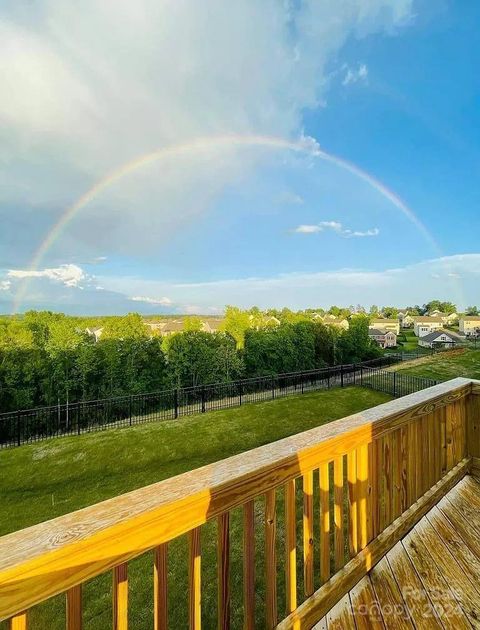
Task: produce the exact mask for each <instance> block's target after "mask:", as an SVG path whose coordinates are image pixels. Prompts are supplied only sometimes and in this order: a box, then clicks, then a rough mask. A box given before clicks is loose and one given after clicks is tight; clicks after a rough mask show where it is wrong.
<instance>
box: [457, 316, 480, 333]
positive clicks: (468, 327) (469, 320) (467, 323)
mask: <svg viewBox="0 0 480 630" xmlns="http://www.w3.org/2000/svg"><path fill="white" fill-rule="evenodd" d="M459 330H460V332H461V333H463V334H464V335H466V336H467V337H477V336H480V317H478V316H475V315H464V316H463V317H460V322H459Z"/></svg>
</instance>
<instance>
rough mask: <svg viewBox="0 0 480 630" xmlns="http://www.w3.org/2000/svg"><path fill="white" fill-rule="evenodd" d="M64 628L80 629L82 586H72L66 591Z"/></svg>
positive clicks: (69, 629) (70, 629)
mask: <svg viewBox="0 0 480 630" xmlns="http://www.w3.org/2000/svg"><path fill="white" fill-rule="evenodd" d="M65 617H66V624H65V625H66V628H67V630H82V587H81V585H79V586H74V587H73V588H71V589H69V590H68V591H67V593H66V611H65Z"/></svg>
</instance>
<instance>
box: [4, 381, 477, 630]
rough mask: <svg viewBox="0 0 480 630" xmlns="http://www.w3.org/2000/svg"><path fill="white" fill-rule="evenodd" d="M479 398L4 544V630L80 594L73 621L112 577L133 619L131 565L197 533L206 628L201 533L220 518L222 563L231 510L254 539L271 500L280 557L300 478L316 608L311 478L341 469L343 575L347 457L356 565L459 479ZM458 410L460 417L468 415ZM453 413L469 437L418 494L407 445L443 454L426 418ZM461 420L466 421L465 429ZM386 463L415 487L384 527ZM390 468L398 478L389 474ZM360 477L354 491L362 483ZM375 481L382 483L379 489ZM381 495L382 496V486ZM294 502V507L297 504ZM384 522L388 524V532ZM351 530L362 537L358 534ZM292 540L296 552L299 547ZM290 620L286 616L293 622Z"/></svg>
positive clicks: (75, 516)
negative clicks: (279, 496) (92, 592)
mask: <svg viewBox="0 0 480 630" xmlns="http://www.w3.org/2000/svg"><path fill="white" fill-rule="evenodd" d="M479 392H480V384H478V383H477V382H475V381H472V380H470V379H463V378H459V379H454V380H452V381H449V382H447V383H442V384H440V385H436V386H434V387H431V388H429V389H428V390H424V391H421V392H417V393H414V394H411V395H409V396H405V397H404V398H400V399H397V400H394V401H391V402H389V403H385V404H383V405H379V406H378V407H375V408H372V409H369V410H367V411H364V412H362V413H358V414H354V415H352V416H349V417H347V418H343V419H341V420H337V421H335V422H332V423H330V424H327V425H323V426H321V427H318V428H315V429H311V430H309V431H306V432H304V433H301V434H298V435H295V436H292V437H289V438H286V439H283V440H280V441H278V442H274V443H272V444H268V445H266V446H263V447H260V448H257V449H254V450H252V451H248V452H246V453H242V454H240V455H236V456H234V457H230V458H228V459H226V460H223V461H221V462H217V463H214V464H210V465H208V466H204V467H202V468H200V469H197V470H195V471H191V472H188V473H185V474H182V475H179V476H177V477H173V478H171V479H167V480H165V481H162V482H159V483H156V484H153V485H150V486H147V487H145V488H142V489H139V490H135V491H133V492H129V493H127V494H124V495H121V496H118V497H115V498H113V499H109V500H107V501H103V502H102V503H99V504H97V505H94V506H91V507H88V508H85V509H82V510H78V511H77V512H73V513H71V514H67V515H65V516H61V517H59V518H56V519H53V520H51V521H48V522H46V523H41V524H39V525H35V526H33V527H30V528H27V529H25V530H22V531H19V532H15V533H12V534H9V535H7V536H4V537H2V538H0V620H1V619H5V618H9V617H11V616H13V615H17V614H20V613H21V612H22V611H24V610H27V609H28V608H30V607H32V606H34V605H35V604H37V603H39V602H42V601H44V600H46V599H48V598H50V597H52V596H54V595H56V594H59V593H62V592H68V591H70V593H71V595H70V601H71V602H72V609H73V608H74V606H73V602H75V606H77V601H78V593H79V591H71V589H74V588H75V587H76V586H78V585H80V584H82V583H83V582H85V581H86V580H88V579H91V578H93V577H95V576H97V575H100V574H102V573H105V572H107V571H109V570H112V569H113V570H114V578H115V579H116V582H114V585H116V586H117V609H118V610H117V613H118V614H120V615H124V614H125V609H124V607H125V606H126V590H125V589H126V586H125V585H126V583H127V582H126V580H127V578H126V568H124V567H125V564H126V563H127V562H128V561H129V560H130V559H132V558H135V557H137V556H139V555H140V554H142V553H144V552H145V551H147V550H151V549H161V550H163V551H162V553H164V551H165V547H162V545H166V543H168V542H169V541H170V540H172V539H173V538H176V537H177V536H179V535H182V534H186V533H189V532H190V549H191V583H192V589H193V592H191V606H190V616H191V619H192V617H193V622H192V621H191V625H192V627H197V626H196V623H195V620H196V619H197V620H198V614H199V611H198V606H199V597H200V595H199V589H200V588H201V585H200V584H199V582H198V580H199V572H198V571H199V570H198V566H199V562H200V553H201V551H200V549H201V547H200V529H199V528H201V526H202V525H203V524H204V523H205V522H206V521H207V520H210V519H213V518H217V517H219V523H221V525H222V528H223V534H222V537H221V538H220V539H219V553H220V555H221V553H227V552H228V549H229V544H228V518H227V517H226V515H228V513H229V511H230V510H231V509H232V508H235V507H238V506H244V509H245V510H246V512H245V519H246V520H245V522H246V523H247V524H248V527H249V529H250V530H251V529H252V527H253V523H252V520H253V514H252V503H251V502H252V501H253V500H254V499H256V498H258V497H260V496H262V495H265V494H266V495H267V503H266V514H265V515H266V523H267V525H266V528H267V529H266V532H267V542H268V544H269V545H271V544H272V540H273V542H274V538H275V492H274V491H275V489H277V488H280V487H282V486H284V485H285V484H288V483H290V482H292V481H293V480H295V479H299V478H301V477H303V478H304V480H303V483H304V489H305V507H304V512H305V513H304V519H303V522H304V527H305V528H306V535H305V536H304V554H303V555H304V556H305V561H306V564H305V588H306V596H310V595H311V594H312V590H313V578H312V575H311V572H312V571H313V562H312V559H313V556H312V554H313V551H312V549H311V531H312V527H311V526H312V518H313V517H312V514H311V498H310V494H311V487H312V486H311V473H312V471H316V470H318V469H320V483H321V484H322V471H323V473H325V471H326V472H327V476H328V465H329V463H330V462H335V480H336V492H335V511H333V512H332V514H329V515H328V517H327V516H325V518H324V517H322V521H321V525H322V527H321V536H323V539H322V538H321V541H320V545H321V546H322V544H323V545H327V544H328V531H326V533H325V531H324V530H325V528H326V527H327V526H329V527H330V529H331V528H332V527H333V528H334V531H335V535H336V538H335V540H336V541H337V544H336V556H335V569H336V570H337V569H340V568H341V567H342V565H343V564H344V558H343V557H342V553H341V550H342V548H343V546H344V544H343V543H344V541H343V536H344V532H343V529H342V527H341V523H343V521H344V519H343V503H342V496H343V495H342V493H343V491H344V488H343V486H341V485H340V479H342V480H343V471H344V466H345V464H344V461H343V458H344V457H345V456H348V460H347V472H348V479H349V488H348V494H349V498H350V503H349V504H350V506H355V507H354V509H353V508H352V511H351V513H349V522H350V524H351V526H350V529H349V531H348V532H347V536H346V540H347V541H348V542H349V547H350V555H352V554H355V553H356V551H360V550H361V549H363V548H365V547H366V546H367V545H368V544H369V543H370V541H371V540H372V538H373V537H374V536H375V535H377V534H378V533H379V531H381V530H380V529H379V528H382V529H384V528H385V527H387V526H388V525H389V524H390V523H391V522H392V520H393V519H394V518H396V517H397V516H399V513H400V512H402V511H404V510H405V509H407V508H409V507H410V506H411V505H412V503H413V502H414V501H415V500H416V499H418V498H419V497H421V496H422V495H423V494H424V493H425V492H426V491H427V490H428V489H429V488H430V487H431V486H432V484H433V483H436V482H437V481H438V479H440V478H441V477H442V476H443V475H445V474H446V473H448V471H450V470H452V469H453V467H454V466H455V465H457V464H458V462H459V461H461V460H462V459H463V458H464V457H465V455H466V453H465V449H466V435H467V427H466V426H465V413H464V412H463V410H464V408H466V407H467V405H466V404H465V400H467V397H468V401H469V402H468V408H469V409H470V407H471V406H472V405H478V401H480V396H470V394H472V393H479ZM471 399H476V401H475V402H473V403H472V402H470V401H471ZM458 405H461V410H460V407H458ZM445 408H446V409H452V410H454V411H452V413H451V414H449V413H447V414H444V415H446V416H449V415H450V416H452V418H451V419H450V421H451V422H453V424H454V425H455V426H457V425H458V427H459V429H458V431H459V433H458V435H457V436H456V438H455V440H456V441H455V443H452V440H450V442H449V441H448V437H447V440H446V444H445V451H446V452H445V457H444V458H445V461H444V462H443V461H440V460H441V458H442V457H443V454H441V453H440V452H438V453H437V457H436V459H435V458H432V461H431V466H430V468H429V472H428V474H429V477H428V479H427V481H425V486H424V487H416V486H415V479H414V478H413V477H414V475H413V474H409V475H407V474H406V470H407V465H410V464H409V462H410V458H409V457H408V453H407V451H406V448H405V444H403V440H407V439H411V441H410V442H409V444H410V445H413V444H415V445H416V448H417V447H418V448H421V447H422V445H421V444H420V442H418V435H420V434H421V432H422V431H425V434H424V435H427V434H428V435H430V432H431V436H432V437H431V439H429V441H427V443H431V444H432V449H433V450H435V452H436V451H437V450H438V451H440V441H439V440H441V439H442V437H441V436H440V434H439V435H438V436H437V437H438V440H437V437H435V436H436V434H435V422H434V421H433V420H432V421H431V422H430V421H429V420H428V418H432V419H433V418H434V416H435V414H438V413H440V410H443V409H445ZM475 409H476V407H475ZM455 414H460V416H461V417H460V416H459V418H458V422H457V419H456V416H455ZM425 418H427V420H425ZM448 421H449V420H448V419H447V422H448ZM422 422H423V423H424V425H425V428H424V429H422V426H423V425H422ZM456 422H457V423H456ZM455 423H456V424H455ZM412 427H414V429H412ZM414 431H415V432H417V433H415V432H414ZM462 431H463V433H462ZM468 431H469V437H470V432H471V433H472V434H473V436H474V437H475V439H476V440H477V441H476V444H477V452H475V453H472V455H474V456H476V457H478V453H479V452H480V441H478V439H477V437H478V435H477V434H478V428H477V426H476V425H475V426H473V425H472V426H471V427H470V425H469V426H468ZM418 432H420V433H418ZM390 436H391V438H390ZM462 436H463V437H462ZM435 440H437V441H438V448H435V449H434V448H433V445H434V444H437V441H435ZM377 447H378V448H377ZM427 448H428V447H427ZM379 449H380V450H379ZM433 450H432V453H433ZM409 452H410V451H409ZM385 455H386V457H385ZM427 455H428V452H427ZM377 456H378V458H379V462H380V464H379V465H381V466H385V462H387V464H386V465H387V468H386V469H385V471H386V472H388V474H392V475H393V478H394V480H395V488H397V487H399V485H400V486H401V487H403V486H402V483H403V481H404V482H405V487H404V488H403V490H402V491H400V493H399V494H398V495H396V494H395V493H392V492H391V491H389V492H388V497H389V499H391V501H392V505H391V508H389V509H388V510H387V513H386V514H383V513H382V515H378V518H377V514H376V510H377V504H378V505H379V504H380V502H379V500H378V496H379V493H384V492H385V488H384V487H383V486H382V487H380V485H381V483H380V482H381V479H380V477H381V476H380V475H379V469H378V468H377V465H376V464H375V465H374V461H375V457H377ZM407 460H408V461H407ZM352 462H353V464H352ZM412 465H414V462H413V464H412ZM372 466H373V468H374V471H375V472H374V471H373V470H372ZM389 466H391V467H392V470H391V471H390V468H389ZM402 466H403V467H404V469H405V470H403V469H402ZM355 470H356V471H357V472H356V473H355ZM408 470H413V469H410V468H409V469H408ZM402 474H403V477H402ZM355 475H356V482H354V477H355ZM375 475H376V476H377V478H378V480H380V481H378V482H376V481H375ZM419 476H420V475H419ZM402 480H403V481H402ZM327 482H328V480H327ZM327 482H325V483H327ZM382 483H383V482H382ZM377 484H380V485H378V486H377ZM428 484H430V485H428ZM321 487H322V486H321ZM328 488H330V486H329V485H328V483H327V486H326V489H325V487H324V490H323V499H322V498H321V505H322V506H323V508H322V509H323V510H324V511H325V510H328ZM372 490H373V492H372ZM402 492H403V494H402ZM325 493H326V494H325ZM290 501H292V498H291V496H290ZM290 509H292V508H291V507H290ZM380 517H381V518H382V519H383V520H384V522H383V523H381V518H380ZM353 527H354V528H355V531H354V532H353V531H351V528H353ZM335 528H336V529H335ZM289 540H290V543H289V544H290V545H291V544H292V543H291V540H292V537H291V535H290V537H289ZM322 540H323V543H322ZM244 548H245V549H246V551H247V557H248V564H249V566H248V567H247V570H246V575H247V576H248V579H249V584H248V585H247V588H245V592H246V593H249V601H248V602H247V604H248V606H247V607H246V610H247V613H248V616H249V624H250V625H249V626H248V625H247V626H246V627H252V625H251V624H252V615H253V612H252V610H251V607H252V594H251V584H252V582H251V580H252V576H253V570H254V568H253V567H252V566H251V563H252V562H253V555H252V549H251V547H249V544H248V540H246V539H245V538H244ZM225 550H227V551H225ZM299 555H301V554H297V558H298V557H299ZM162 558H163V556H162ZM162 562H163V560H162ZM321 567H322V568H321V571H322V579H323V580H326V579H328V577H329V571H330V567H329V566H327V564H326V563H325V560H322V561H321ZM268 570H270V571H274V570H275V567H270V568H269V569H268ZM290 571H291V568H290ZM219 575H221V576H222V581H223V589H224V590H223V592H222V594H221V597H220V600H219V602H220V603H221V606H220V607H219V608H220V609H221V612H222V615H223V617H224V618H225V619H226V618H227V616H228V614H229V613H228V611H229V602H228V599H229V593H228V561H227V562H226V563H225V565H224V568H223V569H222V572H221V573H220V574H219ZM268 576H270V577H268ZM268 576H267V577H268V579H269V580H270V583H271V584H270V587H269V588H270V590H267V598H269V599H268V602H269V605H268V611H267V614H268V615H269V624H270V626H273V624H274V623H276V616H277V612H280V611H277V609H276V602H275V601H274V600H275V598H276V589H275V587H274V584H273V582H272V577H271V574H270V573H269V574H268ZM162 588H163V587H162ZM162 593H164V591H163V590H162V591H161V592H160V594H159V599H161V601H164V599H165V595H164V594H162ZM290 597H291V598H290V606H292V603H294V604H296V602H295V598H294V597H293V594H291V596H290ZM290 612H291V611H290ZM281 613H282V614H283V611H281ZM156 617H157V618H158V619H160V618H161V619H163V620H164V614H163V613H161V612H159V611H157V613H156ZM158 623H159V627H163V626H164V624H165V621H162V622H158ZM160 623H161V625H160ZM227 625H228V623H226V626H227ZM119 627H121V626H120V625H119Z"/></svg>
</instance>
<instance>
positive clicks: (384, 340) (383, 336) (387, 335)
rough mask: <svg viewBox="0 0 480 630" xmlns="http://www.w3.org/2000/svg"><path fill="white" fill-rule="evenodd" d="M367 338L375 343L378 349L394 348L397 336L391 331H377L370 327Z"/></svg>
mask: <svg viewBox="0 0 480 630" xmlns="http://www.w3.org/2000/svg"><path fill="white" fill-rule="evenodd" d="M368 336H369V337H370V339H373V340H374V341H376V343H378V345H379V346H380V348H394V347H395V346H396V345H397V335H396V333H395V332H393V330H379V329H378V328H371V327H370V328H369V329H368Z"/></svg>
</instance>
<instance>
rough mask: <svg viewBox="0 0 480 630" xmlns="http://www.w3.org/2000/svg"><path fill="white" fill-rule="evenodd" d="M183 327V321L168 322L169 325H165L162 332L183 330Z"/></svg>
mask: <svg viewBox="0 0 480 630" xmlns="http://www.w3.org/2000/svg"><path fill="white" fill-rule="evenodd" d="M183 328H184V323H183V321H173V322H168V323H167V325H166V326H164V327H163V329H162V332H182V330H183Z"/></svg>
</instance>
